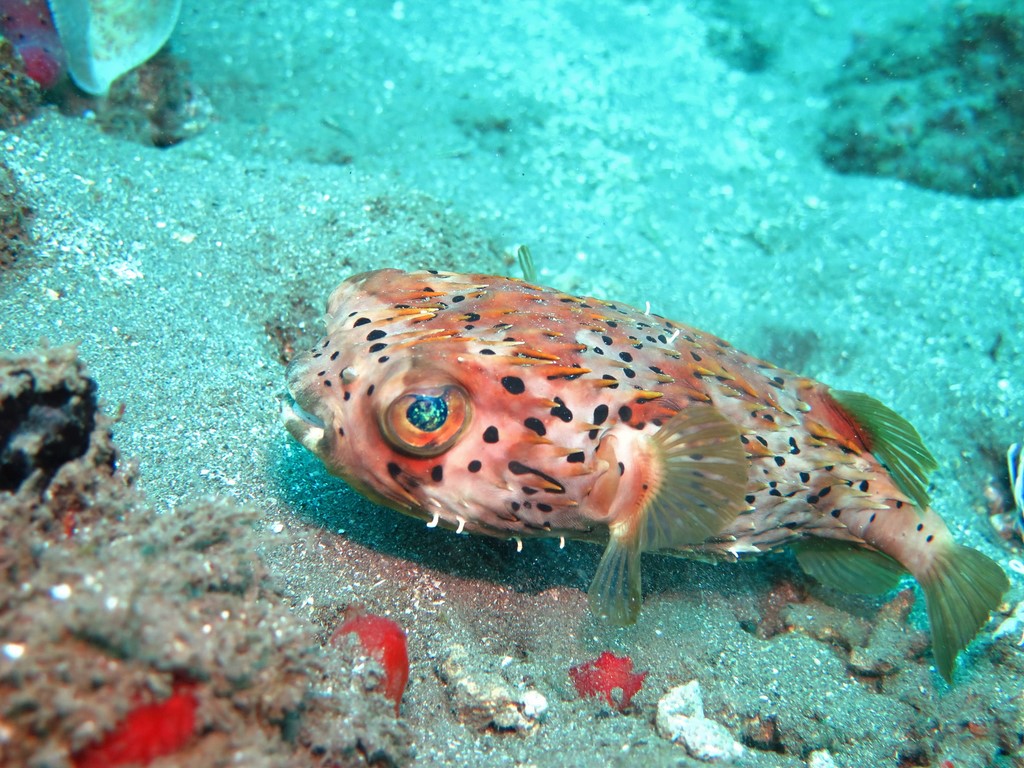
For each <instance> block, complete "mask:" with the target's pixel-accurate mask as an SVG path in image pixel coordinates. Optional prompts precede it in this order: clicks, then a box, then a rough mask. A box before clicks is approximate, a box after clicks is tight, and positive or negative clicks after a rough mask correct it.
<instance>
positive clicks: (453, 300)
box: [452, 296, 466, 304]
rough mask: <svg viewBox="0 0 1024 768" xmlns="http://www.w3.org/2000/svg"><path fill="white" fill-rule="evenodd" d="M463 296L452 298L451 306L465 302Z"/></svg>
mask: <svg viewBox="0 0 1024 768" xmlns="http://www.w3.org/2000/svg"><path fill="white" fill-rule="evenodd" d="M465 300H466V297H465V296H452V304H458V303H459V302H460V301H465Z"/></svg>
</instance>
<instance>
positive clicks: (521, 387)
mask: <svg viewBox="0 0 1024 768" xmlns="http://www.w3.org/2000/svg"><path fill="white" fill-rule="evenodd" d="M501 386H503V387H504V388H505V391H506V392H508V393H509V394H510V395H521V394H523V392H525V391H526V385H525V384H524V383H523V380H522V379H520V378H519V377H518V376H503V377H502V379H501Z"/></svg>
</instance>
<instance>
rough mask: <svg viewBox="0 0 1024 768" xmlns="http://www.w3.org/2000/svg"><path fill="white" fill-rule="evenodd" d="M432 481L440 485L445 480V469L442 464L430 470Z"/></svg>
mask: <svg viewBox="0 0 1024 768" xmlns="http://www.w3.org/2000/svg"><path fill="white" fill-rule="evenodd" d="M430 479H431V480H433V481H434V482H435V483H440V482H441V480H443V479H444V467H442V466H441V465H440V464H438V465H437V466H435V467H432V468H431V470H430Z"/></svg>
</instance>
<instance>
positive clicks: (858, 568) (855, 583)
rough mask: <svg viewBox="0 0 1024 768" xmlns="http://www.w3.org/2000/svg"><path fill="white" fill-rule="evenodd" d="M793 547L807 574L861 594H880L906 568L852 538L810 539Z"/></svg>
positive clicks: (895, 580)
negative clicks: (849, 539)
mask: <svg viewBox="0 0 1024 768" xmlns="http://www.w3.org/2000/svg"><path fill="white" fill-rule="evenodd" d="M790 549H792V550H793V554H794V555H796V561H797V562H798V563H800V567H801V568H802V569H803V571H804V573H806V574H807V575H808V576H813V577H814V578H815V579H817V580H818V581H820V582H821V583H822V584H824V585H825V586H826V587H832V588H833V589H840V590H842V591H843V592H852V593H854V594H861V595H880V594H882V593H883V592H888V591H889V590H890V589H892V588H894V587H895V586H896V585H897V584H899V581H900V578H902V577H903V576H904V575H906V573H907V569H906V568H904V567H903V566H902V565H900V564H899V563H898V562H896V561H895V560H894V559H893V558H891V557H889V556H888V555H886V554H883V553H881V552H879V551H877V550H873V549H864V548H863V547H859V546H857V545H856V544H853V543H852V542H849V541H836V540H835V539H810V540H808V541H801V542H797V543H796V544H793V545H792V546H791V547H790Z"/></svg>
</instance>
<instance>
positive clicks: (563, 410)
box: [551, 397, 572, 424]
mask: <svg viewBox="0 0 1024 768" xmlns="http://www.w3.org/2000/svg"><path fill="white" fill-rule="evenodd" d="M554 401H555V403H556V405H555V407H554V408H552V409H551V415H552V416H554V417H555V418H556V419H561V420H562V421H564V422H565V423H566V424H568V423H569V422H570V421H572V411H570V410H569V409H568V408H567V407H566V405H565V403H564V402H562V399H561V398H559V397H556V398H554Z"/></svg>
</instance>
